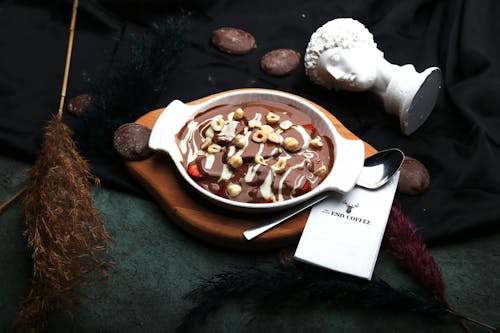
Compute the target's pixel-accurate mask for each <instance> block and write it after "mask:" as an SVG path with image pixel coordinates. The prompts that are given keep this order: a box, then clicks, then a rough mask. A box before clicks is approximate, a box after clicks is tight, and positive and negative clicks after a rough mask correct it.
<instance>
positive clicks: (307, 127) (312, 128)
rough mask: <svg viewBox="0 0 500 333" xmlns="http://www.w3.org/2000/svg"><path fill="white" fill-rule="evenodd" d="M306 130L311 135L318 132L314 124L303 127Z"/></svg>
mask: <svg viewBox="0 0 500 333" xmlns="http://www.w3.org/2000/svg"><path fill="white" fill-rule="evenodd" d="M302 127H304V128H305V129H306V130H308V131H310V132H311V133H314V131H316V128H314V126H313V125H312V124H307V125H302Z"/></svg>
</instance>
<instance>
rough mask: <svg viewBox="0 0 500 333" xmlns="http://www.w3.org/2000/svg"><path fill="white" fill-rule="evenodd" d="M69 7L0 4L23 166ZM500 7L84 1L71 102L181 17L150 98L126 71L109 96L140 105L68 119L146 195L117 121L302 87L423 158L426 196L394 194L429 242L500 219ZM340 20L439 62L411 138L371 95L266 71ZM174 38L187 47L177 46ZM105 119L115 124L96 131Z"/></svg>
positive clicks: (364, 134) (7, 100) (2, 95)
mask: <svg viewBox="0 0 500 333" xmlns="http://www.w3.org/2000/svg"><path fill="white" fill-rule="evenodd" d="M70 14H71V1H62V0H60V1H54V0H52V1H38V2H36V3H35V2H32V1H21V0H18V1H7V0H4V1H0V153H2V154H4V155H8V156H13V157H16V158H19V159H23V160H26V161H29V162H33V161H34V159H35V158H36V154H37V150H38V148H39V146H40V143H41V138H42V133H43V128H44V126H45V124H46V123H47V121H48V120H49V119H50V117H51V116H52V115H53V114H54V113H55V112H56V111H57V107H58V105H59V94H60V87H61V84H62V78H63V69H64V60H65V56H66V47H67V38H68V26H69V21H70ZM499 16H500V2H498V1H497V0H491V1H487V0H480V1H477V0H476V1H472V0H469V1H467V0H448V1H445V0H443V1H435V0H408V1H399V0H369V1H367V0H350V1H340V0H339V1H335V0H314V1H291V0H288V1H284V0H275V1H268V0H254V1H231V0H227V1H223V0H212V1H180V0H179V1H172V2H168V4H164V2H162V1H153V0H148V1H132V0H129V1H109V0H108V1H85V0H81V1H80V8H79V13H78V18H77V28H76V35H75V44H74V49H73V60H72V66H71V72H70V80H69V84H68V93H67V95H68V97H67V100H69V99H70V98H71V97H74V96H77V95H79V94H81V93H86V92H91V91H93V89H95V87H96V86H100V87H101V90H100V91H101V92H102V91H103V90H102V89H103V88H102V87H104V89H106V88H110V89H109V90H110V91H113V90H112V89H111V85H112V84H114V85H115V86H121V84H117V81H116V80H115V81H113V80H109V78H110V77H112V76H113V75H115V74H116V73H117V72H119V71H126V70H127V66H129V67H130V65H131V64H132V60H131V59H133V56H134V54H135V53H134V52H137V46H138V45H139V46H140V41H141V40H143V39H144V38H148V36H149V37H151V36H158V34H156V35H154V34H153V35H152V33H151V31H153V30H154V28H155V27H157V26H158V24H160V25H161V24H163V25H165V24H167V25H169V24H170V25H171V26H172V27H173V28H172V31H171V33H170V34H167V35H168V36H170V38H166V39H164V40H161V41H160V43H164V45H163V46H162V47H163V48H164V49H165V50H166V51H165V52H166V53H165V52H164V53H163V55H165V54H166V55H167V56H168V61H167V63H166V66H168V67H169V69H168V71H165V73H163V74H164V75H163V76H162V77H161V80H156V81H154V80H153V81H151V80H150V81H151V82H153V83H152V85H151V86H154V89H153V90H154V91H155V92H157V94H151V96H153V95H154V96H153V97H155V98H152V97H151V96H146V97H147V98H145V99H144V95H148V92H147V91H144V89H143V90H141V87H140V86H142V82H144V81H140V80H139V81H133V80H132V82H131V80H127V77H126V76H119V75H118V78H119V80H118V81H119V82H127V83H128V85H127V86H126V87H125V86H124V87H123V89H121V90H120V89H117V91H118V92H117V93H116V94H114V95H113V96H112V98H115V99H120V98H123V97H124V96H127V97H128V98H130V96H132V99H134V100H141V98H142V99H144V102H142V104H141V103H138V104H137V105H132V106H130V107H127V105H123V104H122V105H121V106H120V107H115V110H112V112H111V111H110V113H109V114H108V116H109V117H108V118H106V117H96V116H94V117H92V114H91V115H90V116H89V117H88V119H79V118H76V117H74V116H72V115H71V114H68V113H66V114H65V120H66V122H67V123H68V124H70V125H71V126H72V127H73V128H74V129H75V140H77V141H78V143H79V145H80V147H81V151H82V154H84V156H85V157H86V158H87V159H88V160H89V161H90V163H91V166H92V169H93V172H94V173H95V174H96V175H97V176H99V177H100V178H101V181H102V184H103V185H104V186H112V187H115V188H118V189H121V190H124V191H128V192H131V193H136V194H144V192H143V190H142V189H141V188H140V186H139V185H138V184H137V183H135V181H134V180H133V179H132V178H131V177H130V176H129V175H128V174H127V172H126V170H125V169H124V166H123V163H122V161H121V159H120V158H119V156H118V155H117V154H116V152H114V151H113V148H112V130H113V129H115V128H116V127H117V126H119V125H120V124H121V123H124V122H127V121H133V120H134V119H135V118H137V117H138V116H139V115H140V114H143V113H145V112H146V111H147V110H151V109H155V108H158V107H162V106H165V105H166V104H168V103H169V102H170V101H171V100H172V99H176V98H178V99H181V100H183V101H190V100H194V99H198V98H200V97H204V96H206V95H209V94H212V93H217V92H220V91H224V90H228V89H233V88H244V87H262V88H272V89H279V90H283V91H288V92H291V93H294V94H297V95H301V96H303V97H305V98H308V99H310V100H312V101H314V102H316V103H318V104H320V105H322V106H323V107H325V108H326V109H328V110H330V111H331V112H332V113H333V114H334V115H335V116H336V117H338V118H339V119H340V120H341V121H342V122H343V123H344V124H345V125H346V126H347V127H348V128H349V129H351V130H352V131H353V132H354V133H356V134H357V135H358V136H360V137H361V138H362V139H364V140H366V141H367V142H369V143H370V144H372V145H373V146H375V147H376V148H377V149H384V148H389V147H399V148H401V149H402V150H403V151H404V152H405V153H406V154H407V155H409V156H413V157H415V158H417V159H419V160H420V161H421V162H423V163H424V164H425V165H426V166H427V168H428V170H429V172H430V176H431V185H430V188H429V189H428V190H427V191H426V192H425V193H424V194H422V195H419V196H412V197H410V196H404V195H398V197H397V199H396V200H397V201H399V202H400V203H401V206H402V208H403V210H404V211H405V212H406V213H407V214H408V215H409V216H410V218H411V219H412V221H413V223H414V224H415V225H416V226H417V227H418V228H419V231H420V232H421V233H422V235H423V236H424V237H425V239H426V240H427V241H428V242H444V241H447V240H451V239H454V238H456V236H463V235H468V234H469V232H470V231H475V230H479V231H481V230H489V229H490V228H491V227H494V228H496V227H497V226H498V224H499V221H500V177H499V176H498V173H499V170H500V108H499V107H500V43H498V41H497V39H498V38H497V34H498V33H499V32H500V23H499V22H500V21H498V17H499ZM338 17H352V18H355V19H357V20H359V21H361V22H362V23H363V24H365V25H366V26H367V28H368V29H369V30H370V31H371V32H372V33H373V34H374V37H375V41H376V42H377V44H378V45H379V48H380V49H381V50H382V51H383V52H384V53H385V57H386V59H387V60H389V61H390V62H392V63H394V64H399V65H403V64H406V63H411V64H414V65H415V67H416V68H417V70H419V71H422V70H424V69H425V68H427V67H430V66H438V67H440V68H441V69H442V71H443V77H444V87H443V89H442V92H441V95H440V97H439V100H438V103H437V105H436V107H435V109H434V111H433V113H432V114H431V116H430V118H429V119H428V121H427V122H426V123H425V124H424V125H423V126H422V127H421V128H420V129H419V130H418V131H417V132H415V133H414V134H413V135H411V136H409V137H407V136H404V135H403V134H402V133H401V132H400V130H399V125H398V120H397V118H395V117H392V116H389V115H387V114H386V113H385V112H384V111H383V106H382V104H381V103H380V101H379V100H378V99H376V98H375V97H374V96H372V95H370V94H369V93H346V92H334V91H327V90H325V89H323V88H321V87H319V86H316V85H314V84H312V83H311V82H310V81H309V80H308V78H307V77H306V76H305V74H304V71H303V68H302V67H301V68H299V69H298V70H296V71H295V72H293V73H292V74H291V75H289V76H287V77H284V78H276V77H270V76H267V75H265V74H264V73H263V72H262V71H261V70H260V68H259V59H260V57H261V56H262V55H263V54H264V53H265V52H267V51H269V50H272V49H276V48H292V49H295V50H297V51H299V52H300V53H301V54H302V55H303V54H304V51H305V47H306V45H307V42H308V41H309V38H310V36H311V34H312V33H313V32H314V31H315V30H316V29H317V28H318V27H319V26H321V25H322V24H324V23H325V22H327V21H329V20H332V19H334V18H338ZM167 19H168V20H167ZM221 26H233V27H238V28H241V29H244V30H247V31H249V32H250V33H252V34H253V35H254V36H255V38H256V41H257V46H258V47H257V49H256V50H254V51H253V52H252V53H250V54H248V55H244V56H231V55H228V54H224V53H222V52H220V51H218V50H217V49H215V48H214V47H213V46H212V45H211V44H210V41H209V39H210V33H211V31H212V30H213V29H215V28H218V27H221ZM176 34H177V35H179V36H182V40H183V42H184V44H182V45H179V44H178V43H177V42H178V38H177V37H176V36H177V35H176ZM138 36H139V37H140V38H138ZM163 36H164V35H163ZM141 38H142V39H141ZM156 42H158V40H156ZM174 44H175V47H174V46H172V45H174ZM134 50H135V51H134ZM168 52H170V53H168ZM146 60H147V59H146ZM147 61H151V59H149V60H147ZM117 64H118V65H117ZM150 74H151V73H150ZM146 79H151V78H146ZM146 79H145V80H146ZM106 80H107V81H106ZM120 80H121V81H120ZM103 82H104V83H105V84H100V83H103ZM136 82H137V83H136ZM148 82H149V81H148ZM151 82H150V83H151ZM106 84H108V86H106ZM134 84H135V86H134ZM115 88H116V87H115ZM108 97H109V96H108ZM150 97H151V98H150ZM122 109H123V110H122ZM98 111H99V110H98ZM98 111H96V112H98ZM108 111H109V110H106V113H107V112H108ZM99 112H101V113H102V112H103V110H100V111H99ZM110 115H111V116H112V117H111V116H110ZM113 117H114V118H113ZM110 118H111V119H110ZM102 128H108V129H110V130H111V131H108V132H107V133H106V132H105V136H103V137H98V136H97V135H98V133H101V135H102V131H101V132H100V129H102ZM94 133H95V135H96V137H95V138H94V139H92V136H93V135H94ZM96 138H97V139H98V140H96ZM95 142H98V143H97V144H96V143H95Z"/></svg>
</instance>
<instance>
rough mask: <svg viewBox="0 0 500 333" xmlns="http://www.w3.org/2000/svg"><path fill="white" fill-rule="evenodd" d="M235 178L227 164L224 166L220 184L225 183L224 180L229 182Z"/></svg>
mask: <svg viewBox="0 0 500 333" xmlns="http://www.w3.org/2000/svg"><path fill="white" fill-rule="evenodd" d="M232 176H233V171H232V170H231V168H229V166H228V165H227V164H224V165H223V166H222V173H221V175H220V177H219V180H218V182H220V181H223V180H229V179H230V178H231V177H232Z"/></svg>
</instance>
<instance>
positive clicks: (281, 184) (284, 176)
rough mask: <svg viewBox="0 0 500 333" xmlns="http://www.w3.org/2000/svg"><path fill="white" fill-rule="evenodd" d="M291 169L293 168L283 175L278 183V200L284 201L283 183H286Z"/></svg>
mask: <svg viewBox="0 0 500 333" xmlns="http://www.w3.org/2000/svg"><path fill="white" fill-rule="evenodd" d="M291 171H292V169H291V168H289V169H288V170H286V171H285V173H284V174H283V175H282V176H281V177H282V178H281V180H280V182H279V184H278V201H283V200H284V198H283V184H284V183H285V180H286V177H288V175H289V174H290V172H291Z"/></svg>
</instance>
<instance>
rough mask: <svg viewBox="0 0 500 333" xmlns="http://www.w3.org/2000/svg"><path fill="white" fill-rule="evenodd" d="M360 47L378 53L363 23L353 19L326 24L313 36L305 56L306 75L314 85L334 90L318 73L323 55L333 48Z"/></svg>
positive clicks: (336, 20)
mask: <svg viewBox="0 0 500 333" xmlns="http://www.w3.org/2000/svg"><path fill="white" fill-rule="evenodd" d="M359 46H362V47H364V48H370V49H374V50H377V51H378V49H377V44H376V43H375V41H374V40H373V35H372V34H371V33H370V31H369V30H368V29H366V27H365V26H364V25H363V24H362V23H360V22H359V21H356V20H353V19H351V18H339V19H335V20H332V21H329V22H327V23H325V24H324V25H322V26H321V27H319V28H318V29H317V30H316V31H315V32H314V33H313V34H312V35H311V39H310V41H309V44H308V45H307V49H306V54H305V56H304V65H305V69H306V74H307V75H308V76H309V78H310V79H311V80H312V81H313V82H314V83H316V84H319V85H322V86H325V87H327V88H332V84H331V82H325V81H324V80H323V79H322V78H321V76H320V75H319V73H318V71H317V69H318V62H319V58H320V56H321V54H322V53H323V52H324V51H325V50H328V49H332V48H337V47H339V48H343V49H351V48H355V47H359ZM379 52H380V51H379Z"/></svg>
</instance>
